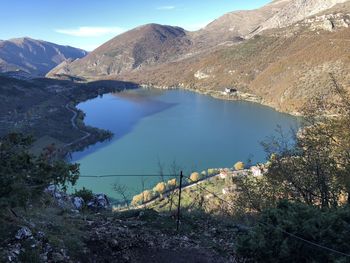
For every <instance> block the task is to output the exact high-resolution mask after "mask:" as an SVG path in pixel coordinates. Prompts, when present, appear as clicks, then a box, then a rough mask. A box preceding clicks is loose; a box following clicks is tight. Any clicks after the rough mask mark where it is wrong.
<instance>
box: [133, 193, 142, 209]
mask: <svg viewBox="0 0 350 263" xmlns="http://www.w3.org/2000/svg"><path fill="white" fill-rule="evenodd" d="M142 201H143V195H142V194H138V195H135V196H134V197H133V198H132V201H131V204H132V205H133V206H137V205H140V204H142Z"/></svg>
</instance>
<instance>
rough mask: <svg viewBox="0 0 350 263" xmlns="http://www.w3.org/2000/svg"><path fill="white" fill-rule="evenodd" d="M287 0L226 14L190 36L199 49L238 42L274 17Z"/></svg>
mask: <svg viewBox="0 0 350 263" xmlns="http://www.w3.org/2000/svg"><path fill="white" fill-rule="evenodd" d="M287 3H288V0H287V1H286V0H278V1H273V2H271V3H270V4H267V5H265V6H263V7H261V8H259V9H254V10H242V11H234V12H230V13H227V14H225V15H223V16H221V17H219V18H218V19H216V20H214V21H213V22H211V23H210V24H208V25H207V26H206V27H205V28H203V29H201V30H199V31H197V32H194V33H193V34H192V36H193V38H194V41H195V42H196V44H197V45H198V46H200V47H205V46H213V45H217V44H220V43H224V42H226V41H231V42H232V41H233V42H238V41H241V40H242V39H243V38H245V36H247V35H249V34H252V33H253V32H254V31H256V30H257V29H258V28H259V25H260V24H262V23H263V22H265V21H266V20H268V19H269V18H270V17H272V16H274V15H276V14H277V13H278V12H279V11H280V10H281V9H283V8H284V7H285V6H286V5H287Z"/></svg>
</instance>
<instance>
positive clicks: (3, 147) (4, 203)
mask: <svg viewBox="0 0 350 263" xmlns="http://www.w3.org/2000/svg"><path fill="white" fill-rule="evenodd" d="M32 142H33V140H32V139H31V138H30V137H27V136H23V135H21V134H16V133H13V134H9V135H7V136H5V137H2V138H0V174H1V176H0V207H7V208H8V207H16V206H22V207H26V205H27V204H28V202H29V201H32V200H34V199H35V198H38V197H40V196H41V195H42V194H43V190H44V189H45V187H47V186H48V185H50V184H55V185H57V186H59V187H61V188H62V189H63V190H66V188H67V184H72V185H74V184H75V182H76V181H77V179H78V177H79V166H78V165H76V164H69V163H66V162H65V161H53V160H52V159H50V155H48V154H42V155H40V156H39V157H36V156H33V155H31V154H30V153H29V151H28V149H29V147H30V146H31V144H32Z"/></svg>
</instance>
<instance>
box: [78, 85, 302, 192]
mask: <svg viewBox="0 0 350 263" xmlns="http://www.w3.org/2000/svg"><path fill="white" fill-rule="evenodd" d="M78 108H79V109H81V110H83V111H84V112H85V113H86V118H85V123H86V124H87V125H90V126H94V127H98V128H102V129H107V130H110V131H112V132H113V133H114V137H113V139H112V140H111V141H108V142H104V143H98V144H96V145H93V146H90V147H88V148H87V149H86V150H84V151H82V152H76V153H73V155H72V161H73V162H78V163H80V165H81V175H82V177H81V178H80V179H79V182H78V185H77V188H81V187H83V186H85V187H86V188H89V189H91V190H93V191H94V192H103V193H105V194H107V195H109V196H111V197H114V198H117V197H118V194H117V193H116V192H115V191H114V190H113V186H114V185H115V184H118V185H123V186H126V187H127V188H128V190H129V192H130V194H134V193H137V192H139V191H140V189H142V182H143V183H144V184H145V185H146V186H147V187H151V186H153V184H154V183H155V182H158V181H160V178H159V176H158V175H159V174H160V170H161V169H162V170H163V173H164V174H172V173H173V171H174V170H180V169H181V170H183V171H184V172H185V173H187V174H188V173H190V172H193V171H198V172H201V171H202V170H207V169H208V168H220V167H232V166H233V165H234V164H235V163H236V162H237V161H244V162H247V160H251V161H252V163H257V162H263V161H265V159H266V155H265V153H264V150H263V148H262V147H261V145H260V142H261V141H263V140H266V138H267V137H268V136H271V135H273V134H274V130H275V129H276V127H277V126H278V125H279V126H281V127H282V128H283V129H285V130H288V129H289V128H291V127H293V128H295V127H296V126H297V123H298V120H297V118H295V117H293V116H290V115H287V114H283V113H279V112H277V111H275V110H273V109H271V108H269V107H266V106H262V105H259V104H255V103H249V102H242V101H225V100H218V99H214V98H212V97H209V96H204V95H200V94H197V93H193V92H188V91H183V90H169V91H161V90H150V89H136V90H128V91H123V92H121V93H116V94H107V95H104V96H103V97H100V98H96V99H93V100H89V101H86V102H83V103H81V104H79V105H78ZM174 167H175V168H174ZM106 175H107V177H103V178H94V177H85V176H106ZM110 175H115V176H110ZM124 175H130V176H124ZM141 175H144V176H143V177H142V176H141ZM109 176H110V177H109Z"/></svg>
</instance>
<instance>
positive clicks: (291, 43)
mask: <svg viewBox="0 0 350 263" xmlns="http://www.w3.org/2000/svg"><path fill="white" fill-rule="evenodd" d="M349 43H350V2H346V3H344V4H340V5H337V6H335V7H334V8H332V9H329V10H327V11H325V12H321V13H320V14H317V15H315V16H311V17H308V18H306V19H304V20H302V21H299V22H297V23H295V24H293V25H290V26H288V27H284V28H278V29H269V30H266V31H264V32H263V33H262V34H260V35H256V36H254V37H252V38H250V39H248V40H246V41H244V42H242V43H240V44H239V45H234V46H231V47H223V48H221V49H218V50H215V51H213V52H210V53H206V54H201V56H197V57H193V58H188V59H185V60H182V61H180V62H172V63H167V64H166V65H158V66H157V67H154V68H148V69H145V70H143V71H140V72H133V73H128V74H124V75H123V76H118V78H120V79H128V80H130V81H134V82H138V83H143V84H147V85H150V86H160V87H183V88H190V89H194V90H198V91H200V92H203V93H207V94H216V91H222V90H223V88H224V87H235V88H236V89H238V90H239V91H240V92H244V93H249V94H253V95H255V96H257V97H258V98H260V102H261V103H263V104H266V105H269V106H272V107H274V108H276V109H278V110H281V111H284V112H298V111H299V109H300V107H301V106H302V105H303V104H304V103H305V102H306V101H307V100H308V99H309V98H311V97H313V96H315V95H318V94H319V95H324V94H326V95H327V96H328V95H330V94H329V93H331V89H332V82H331V79H330V77H329V73H333V74H334V76H335V77H336V79H337V80H338V81H339V83H340V84H342V85H344V87H345V88H347V89H349V90H350V86H349V83H350V74H349V72H350V57H349V55H348V54H349V51H350V45H349ZM184 69H186V70H184Z"/></svg>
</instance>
